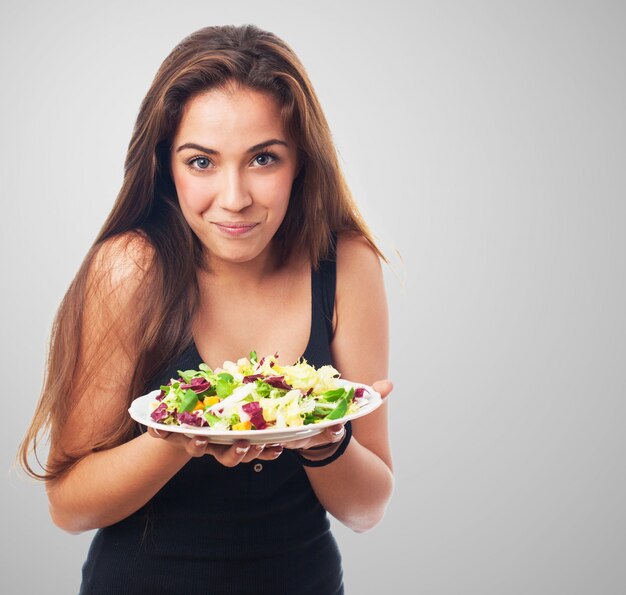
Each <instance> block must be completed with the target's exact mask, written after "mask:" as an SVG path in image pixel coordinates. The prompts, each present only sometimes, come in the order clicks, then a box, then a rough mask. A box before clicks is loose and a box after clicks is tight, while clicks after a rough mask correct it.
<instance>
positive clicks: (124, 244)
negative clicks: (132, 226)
mask: <svg viewBox="0 0 626 595" xmlns="http://www.w3.org/2000/svg"><path fill="white" fill-rule="evenodd" d="M154 257H155V250H154V247H153V246H152V244H151V243H150V241H149V240H148V239H147V238H146V237H145V236H144V235H143V234H141V233H139V232H136V231H132V232H126V233H123V234H120V235H117V236H114V237H111V238H109V239H107V240H105V241H104V242H103V243H102V244H100V245H99V246H97V247H96V250H95V253H94V256H93V260H92V262H91V265H90V267H89V281H90V283H91V284H92V285H96V286H98V287H99V288H100V289H109V290H111V291H115V292H119V291H122V292H126V291H132V290H134V289H137V287H138V286H140V285H141V284H142V282H143V281H144V280H145V277H146V275H147V273H148V271H149V270H150V269H151V266H152V264H153V263H154Z"/></svg>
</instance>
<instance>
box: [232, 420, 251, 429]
mask: <svg viewBox="0 0 626 595" xmlns="http://www.w3.org/2000/svg"><path fill="white" fill-rule="evenodd" d="M231 429H233V430H251V429H252V424H251V423H250V422H249V421H240V422H239V423H238V424H235V425H234V426H232V428H231Z"/></svg>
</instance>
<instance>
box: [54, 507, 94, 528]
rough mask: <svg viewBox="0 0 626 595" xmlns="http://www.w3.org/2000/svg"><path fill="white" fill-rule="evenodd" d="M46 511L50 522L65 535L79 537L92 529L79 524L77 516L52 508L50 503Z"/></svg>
mask: <svg viewBox="0 0 626 595" xmlns="http://www.w3.org/2000/svg"><path fill="white" fill-rule="evenodd" d="M48 511H49V512H50V518H51V519H52V522H53V523H54V524H55V525H56V526H57V527H58V528H59V529H61V530H62V531H65V532H66V533H70V534H72V535H79V534H81V533H84V532H85V531H89V530H90V529H91V528H92V527H88V526H86V525H85V524H83V523H81V522H80V520H79V519H78V517H77V516H75V515H71V514H67V513H63V512H61V511H60V510H59V507H58V506H54V505H53V504H52V502H49V504H48Z"/></svg>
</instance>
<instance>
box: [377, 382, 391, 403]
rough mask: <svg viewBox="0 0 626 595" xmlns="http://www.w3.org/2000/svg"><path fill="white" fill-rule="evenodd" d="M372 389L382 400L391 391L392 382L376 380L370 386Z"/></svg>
mask: <svg viewBox="0 0 626 595" xmlns="http://www.w3.org/2000/svg"><path fill="white" fill-rule="evenodd" d="M372 388H373V389H374V390H375V391H376V392H377V393H378V394H379V395H380V396H381V397H382V398H383V399H385V398H387V396H388V395H389V393H390V392H391V391H392V390H393V382H391V380H388V379H385V380H377V381H376V382H374V384H372Z"/></svg>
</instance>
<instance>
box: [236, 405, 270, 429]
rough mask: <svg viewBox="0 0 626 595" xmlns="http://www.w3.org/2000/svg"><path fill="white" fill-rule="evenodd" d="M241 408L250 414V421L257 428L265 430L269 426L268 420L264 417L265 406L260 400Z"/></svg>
mask: <svg viewBox="0 0 626 595" xmlns="http://www.w3.org/2000/svg"><path fill="white" fill-rule="evenodd" d="M241 408H242V409H243V410H244V411H245V412H246V413H247V414H248V415H249V416H250V423H251V424H252V425H253V426H254V427H255V428H256V429H257V430H263V429H264V428H266V427H267V422H266V421H265V418H264V417H263V408H262V407H261V405H260V403H259V402H258V401H253V402H252V403H246V404H245V405H242V406H241Z"/></svg>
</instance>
